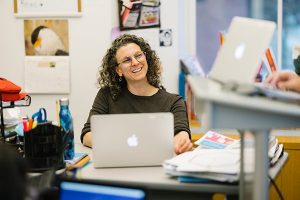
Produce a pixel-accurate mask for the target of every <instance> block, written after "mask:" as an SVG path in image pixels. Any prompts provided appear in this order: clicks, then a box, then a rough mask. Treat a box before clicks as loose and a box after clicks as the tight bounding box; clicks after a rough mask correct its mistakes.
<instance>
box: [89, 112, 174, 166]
mask: <svg viewBox="0 0 300 200" xmlns="http://www.w3.org/2000/svg"><path fill="white" fill-rule="evenodd" d="M91 131H92V134H93V137H92V142H93V160H94V167H95V168H97V167H134V166H159V165H162V163H163V161H164V160H166V159H169V158H171V157H172V156H173V137H174V117H173V114H172V113H132V114H105V115H94V116H92V117H91Z"/></svg>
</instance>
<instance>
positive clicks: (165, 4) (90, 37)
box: [0, 0, 196, 141]
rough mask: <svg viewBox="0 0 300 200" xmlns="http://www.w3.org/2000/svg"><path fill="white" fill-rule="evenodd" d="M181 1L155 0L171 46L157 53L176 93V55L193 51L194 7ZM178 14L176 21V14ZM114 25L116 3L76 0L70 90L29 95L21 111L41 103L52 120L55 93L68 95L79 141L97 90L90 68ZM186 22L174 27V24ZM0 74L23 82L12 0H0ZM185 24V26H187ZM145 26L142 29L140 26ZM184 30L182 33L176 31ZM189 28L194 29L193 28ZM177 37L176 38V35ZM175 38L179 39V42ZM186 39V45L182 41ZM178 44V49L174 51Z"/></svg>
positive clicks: (21, 48)
mask: <svg viewBox="0 0 300 200" xmlns="http://www.w3.org/2000/svg"><path fill="white" fill-rule="evenodd" d="M182 2H183V1H180V0H176V1H174V0H161V28H171V29H172V30H173V46H171V47H164V48H159V49H158V54H159V56H160V58H161V61H162V65H163V67H164V71H163V83H164V86H165V87H166V88H167V90H168V91H170V92H175V93H177V88H178V86H177V85H178V78H177V77H178V72H179V55H180V54H182V53H186V52H187V51H191V52H190V53H191V54H195V49H196V48H195V41H196V39H195V38H193V37H195V27H194V26H193V22H195V19H192V21H189V22H188V24H189V25H188V26H184V25H180V23H185V20H184V19H186V18H187V17H188V18H190V17H195V12H188V13H185V14H186V15H184V16H180V15H182V13H180V9H181V7H180V6H182V5H185V4H184V3H182ZM184 2H187V3H186V4H187V7H189V8H191V7H192V8H195V0H191V1H184ZM178 16H180V19H181V21H180V23H179V20H178ZM117 25H118V18H117V3H116V1H112V0H82V17H79V18H70V19H69V52H70V66H71V67H70V68H71V70H70V77H71V92H70V94H68V95H52V94H47V95H34V94H32V95H31V96H32V104H31V106H30V107H26V108H21V112H22V114H23V115H29V116H31V115H32V114H33V113H34V112H35V111H36V110H38V108H40V107H45V108H46V109H47V111H48V119H49V120H56V114H55V100H57V99H59V98H61V97H64V96H66V97H68V98H69V99H70V109H71V113H72V115H73V118H74V129H75V135H76V136H75V137H76V140H77V141H79V135H80V132H81V128H82V126H83V124H84V122H85V121H86V118H87V116H88V113H89V110H90V108H91V105H92V102H93V100H94V97H95V95H96V93H97V88H96V73H97V70H98V66H99V65H100V62H101V58H102V57H103V55H104V54H105V52H106V49H107V48H108V47H109V46H110V43H111V37H110V33H111V29H112V28H113V27H115V26H117ZM180 26H181V27H182V26H184V27H186V28H185V29H181V30H180V29H179V27H180ZM0 27H1V31H0V77H5V78H7V79H9V80H11V81H13V82H14V83H16V84H18V85H20V86H21V87H23V88H24V66H23V60H24V57H25V50H24V48H25V47H24V36H23V19H20V18H15V16H14V15H13V3H12V1H6V0H4V1H0ZM188 27H189V28H190V30H189V29H187V28H188ZM145 31H147V30H146V29H145ZM187 33H188V35H189V37H183V38H181V36H182V35H185V36H186V35H187ZM191 33H192V34H191ZM193 33H194V34H193ZM179 38H180V39H179ZM179 40H180V43H179ZM187 43H188V45H187ZM179 49H180V51H179Z"/></svg>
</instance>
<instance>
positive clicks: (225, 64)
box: [208, 17, 300, 103]
mask: <svg viewBox="0 0 300 200" xmlns="http://www.w3.org/2000/svg"><path fill="white" fill-rule="evenodd" d="M275 28H276V24H275V23H274V22H272V21H266V20H259V19H252V18H245V17H234V18H233V19H232V22H231V24H230V26H229V29H228V33H227V34H226V36H225V42H224V43H223V45H222V46H221V48H220V50H219V52H218V54H217V57H216V59H215V62H214V64H213V66H212V69H211V71H210V73H209V75H208V77H210V78H211V79H213V80H216V81H218V82H221V83H222V84H224V85H225V87H229V88H230V87H231V88H234V89H235V90H236V91H237V92H239V93H243V94H246V95H264V96H268V97H271V98H275V99H279V100H284V101H289V102H296V103H300V94H299V93H296V92H292V91H283V90H280V89H277V88H274V87H272V86H271V85H266V84H257V83H255V78H256V75H257V72H258V69H259V67H260V65H261V63H262V58H263V55H264V53H265V51H266V49H267V48H268V46H269V43H270V41H271V40H272V36H273V32H274V30H275Z"/></svg>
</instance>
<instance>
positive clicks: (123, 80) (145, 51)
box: [81, 34, 192, 154]
mask: <svg viewBox="0 0 300 200" xmlns="http://www.w3.org/2000/svg"><path fill="white" fill-rule="evenodd" d="M99 74H100V76H99V78H98V83H99V85H100V86H101V89H100V90H99V92H98V94H97V96H96V98H95V100H94V103H93V106H92V109H91V110H90V113H89V117H88V120H87V122H86V123H85V124H84V127H83V129H82V133H81V141H82V143H83V144H84V145H85V146H89V147H92V133H91V128H90V117H91V116H92V115H96V114H120V113H151V112H152V113H153V112H171V113H173V115H174V131H175V132H174V152H175V153H176V154H180V153H183V152H185V151H189V150H191V149H192V143H191V134H190V129H189V123H188V118H187V112H186V107H185V103H184V100H183V99H182V97H181V96H179V95H176V94H171V93H168V92H167V91H166V90H165V89H164V87H163V86H162V85H161V66H160V61H159V58H158V56H157V54H156V52H155V51H153V50H152V49H151V47H150V45H149V44H148V43H147V42H146V41H145V40H144V39H143V38H140V37H137V36H135V35H128V34H124V35H122V36H120V37H119V38H117V39H116V40H115V41H114V42H113V43H112V46H111V47H110V48H109V49H108V51H107V53H106V55H105V56H104V58H103V60H102V64H101V68H100V71H99ZM112 126H114V124H113V123H112ZM93 134H96V133H93ZM108 134H109V133H108ZM162 134H163V133H162Z"/></svg>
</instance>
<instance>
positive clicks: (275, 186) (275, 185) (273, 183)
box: [268, 175, 284, 200]
mask: <svg viewBox="0 0 300 200" xmlns="http://www.w3.org/2000/svg"><path fill="white" fill-rule="evenodd" d="M268 178H269V179H270V181H271V184H272V185H273V186H274V188H275V190H276V192H277V194H278V196H279V198H280V199H281V200H284V198H283V196H282V193H281V191H280V190H279V188H278V186H277V184H276V183H275V181H274V180H273V179H272V178H271V176H270V175H268Z"/></svg>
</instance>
